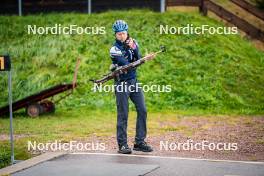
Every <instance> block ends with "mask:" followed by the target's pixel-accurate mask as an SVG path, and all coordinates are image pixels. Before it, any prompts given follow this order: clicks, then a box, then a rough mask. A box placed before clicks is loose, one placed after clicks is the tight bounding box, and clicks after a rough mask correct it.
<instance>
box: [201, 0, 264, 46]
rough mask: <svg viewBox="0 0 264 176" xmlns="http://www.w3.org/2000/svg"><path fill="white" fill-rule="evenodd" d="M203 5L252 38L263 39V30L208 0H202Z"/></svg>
mask: <svg viewBox="0 0 264 176" xmlns="http://www.w3.org/2000/svg"><path fill="white" fill-rule="evenodd" d="M204 5H205V6H206V8H207V9H208V10H210V11H212V12H214V13H215V14H216V15H218V16H219V17H221V18H222V19H224V20H226V21H228V22H229V23H232V24H234V25H235V26H237V27H238V28H239V29H241V30H242V31H244V32H245V33H247V34H248V35H249V36H251V37H252V38H254V39H258V40H261V41H264V32H263V31H261V30H260V29H258V28H256V27H255V26H253V25H251V24H250V23H248V22H247V21H245V20H243V19H241V18H239V17H237V16H236V15H234V14H233V13H231V12H229V11H227V10H225V9H224V8H223V7H221V6H219V5H217V4H215V3H214V2H212V1H210V0H206V1H204Z"/></svg>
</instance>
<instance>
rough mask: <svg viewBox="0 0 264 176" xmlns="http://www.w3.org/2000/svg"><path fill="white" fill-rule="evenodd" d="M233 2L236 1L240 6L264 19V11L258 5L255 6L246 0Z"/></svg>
mask: <svg viewBox="0 0 264 176" xmlns="http://www.w3.org/2000/svg"><path fill="white" fill-rule="evenodd" d="M231 2H233V3H235V4H236V5H238V6H239V7H241V8H243V9H245V10H246V11H248V12H249V13H251V14H253V15H255V16H256V17H258V18H260V19H262V20H264V11H261V10H260V9H258V8H257V7H255V6H253V5H252V4H250V3H248V2H247V1H245V0H231Z"/></svg>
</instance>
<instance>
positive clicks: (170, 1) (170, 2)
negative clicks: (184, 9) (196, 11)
mask: <svg viewBox="0 0 264 176" xmlns="http://www.w3.org/2000/svg"><path fill="white" fill-rule="evenodd" d="M166 5H167V6H194V7H197V6H201V0H167V1H166Z"/></svg>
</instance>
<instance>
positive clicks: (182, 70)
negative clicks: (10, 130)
mask: <svg viewBox="0 0 264 176" xmlns="http://www.w3.org/2000/svg"><path fill="white" fill-rule="evenodd" d="M120 18H121V19H124V20H126V21H127V22H128V23H129V25H130V33H131V35H132V37H135V38H136V39H137V40H138V42H139V44H140V45H141V52H142V54H146V53H147V52H151V51H155V50H157V49H158V47H159V45H161V44H162V45H166V46H167V47H168V52H167V53H165V54H162V55H160V56H158V57H157V59H156V60H155V61H153V62H149V63H147V64H145V65H144V66H142V67H141V68H139V70H138V75H139V80H140V81H141V82H142V83H144V84H171V85H172V92H171V93H160V94H157V93H150V92H148V93H146V100H147V106H148V109H149V110H150V111H174V110H190V111H205V112H211V113H242V114H248V113H258V114H262V113H263V112H264V92H263V89H264V77H263V71H264V63H263V62H264V53H263V52H260V51H258V50H257V49H255V48H254V47H253V45H252V44H250V43H249V42H248V41H246V40H244V39H242V38H241V37H240V36H223V35H203V36H198V35H184V36H183V35H181V36H179V35H160V34H159V25H160V24H164V25H166V24H168V25H170V26H184V25H186V24H188V23H191V24H194V25H195V26H200V25H203V24H209V25H210V26H222V24H221V23H219V22H217V21H216V20H213V19H209V18H207V17H203V16H200V15H199V14H198V13H188V14H186V13H183V12H167V13H165V14H159V13H153V12H149V11H128V12H124V11H120V12H107V13H102V14H93V15H90V16H88V15H85V14H48V15H37V16H26V17H17V16H12V17H10V16H8V17H6V16H1V17H0V38H1V43H0V53H1V54H2V53H9V54H10V55H11V57H12V58H13V67H14V68H13V75H14V77H13V78H14V79H13V83H14V84H13V90H14V93H13V94H14V99H20V98H22V97H25V96H27V95H30V94H31V93H35V92H37V91H40V90H42V89H45V88H47V87H49V86H53V85H55V84H57V83H59V82H69V81H71V79H72V76H73V70H74V64H75V60H76V58H77V57H80V58H81V59H82V62H81V67H80V70H79V75H78V78H79V87H78V89H77V92H76V93H75V95H74V96H72V97H69V98H68V99H66V100H64V101H62V102H61V103H60V104H59V106H60V107H62V106H64V107H66V108H68V109H70V108H77V107H86V108H90V109H102V110H106V111H115V105H114V104H115V100H114V95H113V93H93V92H91V87H92V84H90V83H89V82H88V81H87V80H88V79H90V78H94V77H96V78H98V77H100V76H99V75H102V74H104V73H105V72H106V71H107V70H108V67H109V65H110V59H109V53H108V52H109V48H110V46H111V43H112V42H113V39H114V37H113V34H112V31H111V25H112V22H113V21H114V20H116V19H120ZM55 23H58V24H62V25H64V26H67V25H70V24H77V25H79V26H105V27H106V31H107V34H106V35H72V36H66V35H56V36H54V35H44V36H40V35H28V34H27V33H26V32H27V29H26V27H27V25H28V24H32V25H33V24H36V25H38V26H53V25H54V24H55ZM0 74H1V80H0V85H1V86H0V90H1V97H0V105H4V104H5V103H6V102H7V101H6V96H7V92H6V89H7V88H6V86H7V84H6V78H5V77H4V78H3V73H0ZM108 84H112V82H109V83H108ZM2 95H4V96H2Z"/></svg>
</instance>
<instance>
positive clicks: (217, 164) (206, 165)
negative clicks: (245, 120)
mask: <svg viewBox="0 0 264 176" xmlns="http://www.w3.org/2000/svg"><path fill="white" fill-rule="evenodd" d="M13 175H14V176H33V175H34V176H35V175H38V176H44V175H45V176H46V175H50V176H52V175H54V176H59V175H64V176H84V175H85V176H86V175H91V176H123V175H125V176H138V175H145V176H264V163H260V162H259V163H254V162H230V161H214V160H199V159H185V158H175V157H174V158H170V157H152V156H142V155H141V156H134V155H129V156H127V155H118V154H109V155H108V154H82V153H80V154H67V155H64V156H61V157H58V158H55V159H52V160H49V161H45V162H43V163H40V164H38V165H35V166H33V167H30V168H28V169H25V170H22V171H19V172H17V173H14V174H13Z"/></svg>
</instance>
